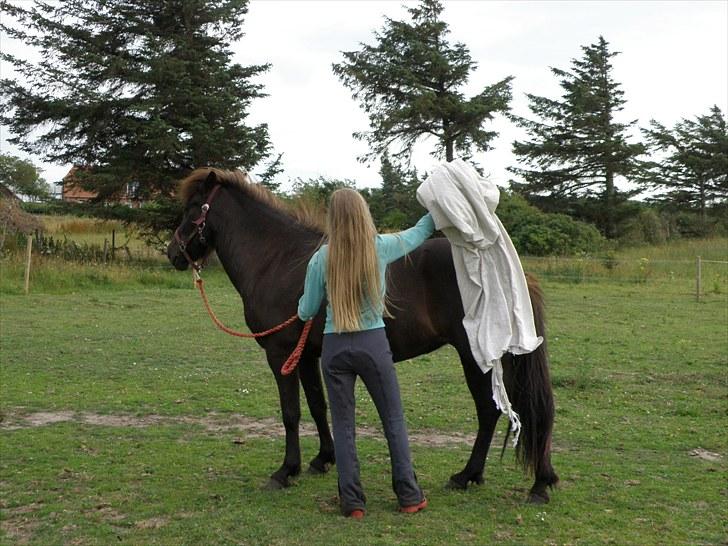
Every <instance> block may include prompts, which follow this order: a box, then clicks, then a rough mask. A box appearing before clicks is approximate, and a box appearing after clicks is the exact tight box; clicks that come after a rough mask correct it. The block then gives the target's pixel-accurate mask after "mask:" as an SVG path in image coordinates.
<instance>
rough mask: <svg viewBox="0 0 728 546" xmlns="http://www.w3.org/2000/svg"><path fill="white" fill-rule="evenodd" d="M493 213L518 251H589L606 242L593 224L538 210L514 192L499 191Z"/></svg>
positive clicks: (542, 253) (540, 253)
mask: <svg viewBox="0 0 728 546" xmlns="http://www.w3.org/2000/svg"><path fill="white" fill-rule="evenodd" d="M496 214H497V215H498V217H499V218H500V220H501V222H502V223H503V225H504V227H505V228H506V230H507V231H508V234H509V235H510V237H511V240H512V241H513V244H514V245H515V247H516V249H517V250H518V252H519V253H521V254H527V255H532V256H554V255H572V254H577V253H585V254H591V253H594V252H597V251H599V250H602V249H603V248H605V247H606V244H607V242H606V239H604V237H603V236H602V235H601V234H600V233H599V230H597V228H596V227H594V226H592V225H590V224H586V223H584V222H579V221H578V220H574V219H572V218H570V217H569V216H566V215H565V214H549V213H545V212H541V211H540V210H538V209H537V208H536V207H534V206H533V205H530V204H529V203H528V202H527V201H526V200H525V199H524V198H523V197H521V196H520V195H518V194H513V193H509V192H503V191H502V192H501V199H500V204H499V205H498V209H497V210H496Z"/></svg>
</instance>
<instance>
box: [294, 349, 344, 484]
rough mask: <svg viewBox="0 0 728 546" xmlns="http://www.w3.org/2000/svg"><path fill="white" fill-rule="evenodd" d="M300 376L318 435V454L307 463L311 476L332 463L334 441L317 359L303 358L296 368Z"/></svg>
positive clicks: (333, 459)
mask: <svg viewBox="0 0 728 546" xmlns="http://www.w3.org/2000/svg"><path fill="white" fill-rule="evenodd" d="M298 369H299V373H300V374H301V384H302V385H303V392H305V393H306V401H307V402H308V408H309V410H310V411H311V417H313V420H314V422H315V423H316V429H317V430H318V435H319V452H318V454H317V455H316V457H314V458H313V459H312V460H311V462H310V463H309V464H310V466H309V472H311V473H312V474H324V473H326V472H328V470H329V468H330V467H331V465H332V464H333V463H334V461H335V458H334V441H333V439H332V438H331V431H330V429H329V421H328V418H327V416H326V398H325V397H324V388H323V382H322V381H321V374H320V373H319V367H318V359H317V358H316V357H312V356H304V357H303V358H302V359H301V363H300V364H299V366H298Z"/></svg>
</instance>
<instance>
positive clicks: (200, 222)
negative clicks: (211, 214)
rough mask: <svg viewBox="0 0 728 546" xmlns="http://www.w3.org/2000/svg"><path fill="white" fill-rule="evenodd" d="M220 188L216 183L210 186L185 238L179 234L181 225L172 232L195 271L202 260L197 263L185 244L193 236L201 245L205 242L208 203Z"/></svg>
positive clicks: (192, 238)
mask: <svg viewBox="0 0 728 546" xmlns="http://www.w3.org/2000/svg"><path fill="white" fill-rule="evenodd" d="M219 189H220V185H219V184H218V185H216V186H215V187H214V188H212V191H211V192H210V194H209V195H208V196H207V199H206V202H205V203H204V204H203V205H202V207H200V209H201V211H202V212H201V213H200V215H199V216H198V217H197V219H196V220H193V221H192V224H194V226H195V228H196V229H195V230H194V231H193V232H192V233H191V234H190V235H189V236H188V237H187V238H186V239H183V238H182V236H181V235H180V229H182V226H179V227H178V228H177V229H176V230H175V232H174V240H175V242H176V243H177V246H178V247H179V249H180V252H182V255H183V256H184V257H185V259H186V260H187V262H188V263H189V264H190V265H191V266H192V267H193V269H194V270H195V271H197V272H199V271H200V270H201V269H202V268H203V267H204V261H203V263H197V262H196V261H195V260H193V259H192V257H191V256H190V255H189V253H188V252H187V245H189V244H190V243H191V242H192V241H193V240H194V238H195V237H199V238H200V243H202V244H203V245H204V244H205V234H204V233H203V232H204V230H205V225H206V222H207V213H208V211H209V210H210V204H211V203H212V200H213V199H214V198H215V194H216V193H217V190H219Z"/></svg>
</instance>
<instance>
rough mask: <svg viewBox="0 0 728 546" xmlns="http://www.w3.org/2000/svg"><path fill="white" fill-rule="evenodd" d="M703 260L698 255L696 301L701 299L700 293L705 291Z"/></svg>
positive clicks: (696, 262) (696, 263)
mask: <svg viewBox="0 0 728 546" xmlns="http://www.w3.org/2000/svg"><path fill="white" fill-rule="evenodd" d="M702 276H703V261H702V259H701V258H700V256H698V257H697V258H696V259H695V301H700V293H701V292H702V291H703V286H702V285H703V279H702V278H701V277H702Z"/></svg>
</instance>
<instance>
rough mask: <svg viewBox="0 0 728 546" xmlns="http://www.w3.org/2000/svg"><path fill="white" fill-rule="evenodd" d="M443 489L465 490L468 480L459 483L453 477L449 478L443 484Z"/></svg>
mask: <svg viewBox="0 0 728 546" xmlns="http://www.w3.org/2000/svg"><path fill="white" fill-rule="evenodd" d="M445 489H451V490H453V491H466V490H467V489H468V482H465V483H461V482H459V481H457V480H455V479H453V478H450V479H449V480H448V482H447V483H446V484H445Z"/></svg>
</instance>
